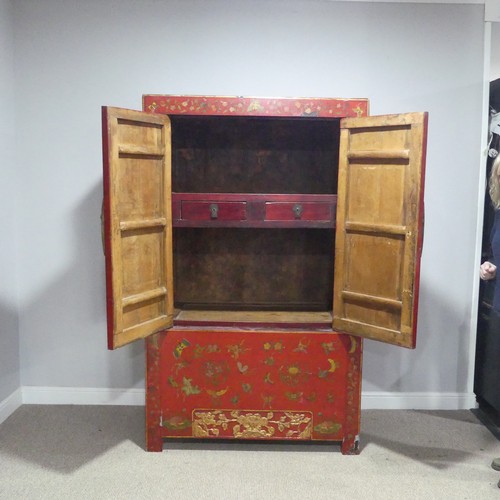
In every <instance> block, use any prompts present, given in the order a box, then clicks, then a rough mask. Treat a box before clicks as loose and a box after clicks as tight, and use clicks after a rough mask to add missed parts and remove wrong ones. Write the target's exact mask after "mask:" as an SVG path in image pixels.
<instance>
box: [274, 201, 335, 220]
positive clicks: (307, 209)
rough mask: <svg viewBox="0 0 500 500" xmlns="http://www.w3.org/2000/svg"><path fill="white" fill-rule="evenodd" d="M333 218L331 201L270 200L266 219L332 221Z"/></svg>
mask: <svg viewBox="0 0 500 500" xmlns="http://www.w3.org/2000/svg"><path fill="white" fill-rule="evenodd" d="M332 218H333V207H332V204H331V203H323V202H296V203H295V202H284V203H283V202H268V203H266V214H265V219H266V220H273V221H279V220H282V221H293V220H302V221H330V220H332Z"/></svg>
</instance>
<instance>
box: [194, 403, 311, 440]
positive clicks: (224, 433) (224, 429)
mask: <svg viewBox="0 0 500 500" xmlns="http://www.w3.org/2000/svg"><path fill="white" fill-rule="evenodd" d="M312 426H313V417H312V413H311V412H293V411H258V410H250V411H240V410H194V411H193V427H192V430H193V437H196V438H204V437H233V438H237V439H272V438H275V439H311V435H312V434H311V432H312Z"/></svg>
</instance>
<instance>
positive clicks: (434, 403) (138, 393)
mask: <svg viewBox="0 0 500 500" xmlns="http://www.w3.org/2000/svg"><path fill="white" fill-rule="evenodd" d="M17 392H19V393H20V395H18V396H17V401H18V400H19V399H21V400H22V403H23V404H50V405H57V404H68V405H125V406H144V404H145V396H146V394H145V390H144V389H105V388H92V387H37V386H24V387H22V388H21V389H20V390H19V391H17ZM8 400H9V401H7V400H6V401H4V402H3V403H0V422H1V421H2V420H1V415H2V408H3V407H5V412H6V413H8V408H10V407H13V408H14V410H15V409H16V408H17V407H18V406H20V403H17V406H16V398H15V397H14V395H12V396H11V397H10V398H8ZM10 400H12V401H10ZM476 406H477V405H476V399H475V396H474V394H467V393H431V392H406V393H402V392H397V393H391V392H363V393H362V396H361V408H362V409H363V410H375V409H379V410H468V409H470V408H475V407H476ZM14 410H12V411H14ZM11 413H12V412H11ZM9 414H10V413H9ZM7 416H8V415H7ZM5 418H6V417H5Z"/></svg>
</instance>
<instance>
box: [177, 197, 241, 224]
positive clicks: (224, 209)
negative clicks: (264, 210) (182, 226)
mask: <svg viewBox="0 0 500 500" xmlns="http://www.w3.org/2000/svg"><path fill="white" fill-rule="evenodd" d="M246 212H247V210H246V202H244V201H223V202H211V201H183V202H182V204H181V219H184V220H193V221H195V220H196V221H210V220H213V221H217V220H222V221H240V220H245V219H246Z"/></svg>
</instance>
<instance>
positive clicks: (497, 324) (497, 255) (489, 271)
mask: <svg viewBox="0 0 500 500" xmlns="http://www.w3.org/2000/svg"><path fill="white" fill-rule="evenodd" d="M488 187H489V194H490V198H491V202H492V204H493V207H494V209H495V219H494V222H493V227H492V229H491V236H490V242H491V254H492V259H491V260H486V261H485V262H483V263H482V264H481V267H480V269H479V276H480V278H481V279H482V280H486V281H488V280H493V279H496V277H497V265H496V264H495V263H498V262H500V155H497V156H496V157H495V160H494V162H493V165H492V167H491V173H490V178H489V180H488ZM490 328H495V330H496V333H497V334H498V335H500V285H498V283H495V293H494V295H493V311H492V313H491V318H490ZM491 467H493V469H495V470H497V471H500V457H498V458H495V459H494V460H493V462H492V463H491ZM498 487H499V488H500V481H499V482H498Z"/></svg>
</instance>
